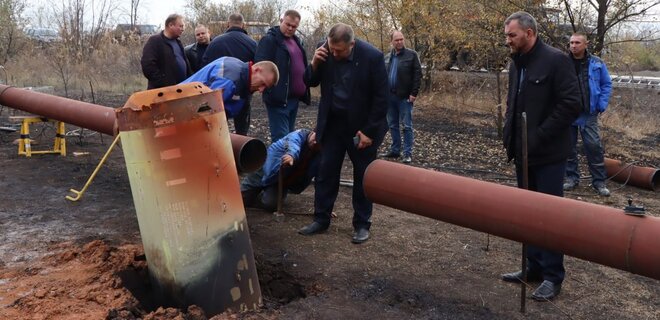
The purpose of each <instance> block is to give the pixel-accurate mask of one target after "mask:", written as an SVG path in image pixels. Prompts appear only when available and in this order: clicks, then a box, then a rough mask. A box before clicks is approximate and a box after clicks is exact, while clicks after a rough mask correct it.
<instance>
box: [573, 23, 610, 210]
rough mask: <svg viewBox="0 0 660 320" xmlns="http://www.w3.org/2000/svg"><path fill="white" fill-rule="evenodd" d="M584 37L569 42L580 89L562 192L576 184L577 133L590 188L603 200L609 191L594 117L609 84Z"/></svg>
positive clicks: (606, 96)
mask: <svg viewBox="0 0 660 320" xmlns="http://www.w3.org/2000/svg"><path fill="white" fill-rule="evenodd" d="M588 44H589V41H587V36H586V35H585V34H583V33H574V34H573V35H572V36H571V40H570V50H571V52H570V56H571V58H572V60H573V63H574V65H575V72H576V73H577V76H578V87H579V89H580V102H581V103H582V112H581V113H580V116H579V117H578V118H577V120H575V122H574V123H573V126H571V148H572V150H571V154H570V156H569V157H568V162H567V164H566V182H565V183H564V190H566V191H569V190H573V189H575V187H577V186H578V184H579V182H580V172H579V170H578V158H577V135H578V130H579V131H580V135H581V136H582V144H584V153H585V155H586V157H587V163H588V164H589V172H590V173H591V186H592V187H593V188H594V189H595V190H596V192H598V194H599V195H601V196H604V197H609V196H610V190H608V189H607V186H606V185H605V180H606V179H607V172H606V171H605V156H604V155H603V145H602V144H601V142H600V134H599V130H598V115H599V114H600V113H601V112H603V111H605V110H606V109H607V103H608V102H609V99H610V94H611V93H612V80H611V79H610V74H609V73H608V72H607V67H606V66H605V63H604V62H603V60H601V59H600V58H598V57H596V56H593V55H591V54H589V52H588V51H587V45H588Z"/></svg>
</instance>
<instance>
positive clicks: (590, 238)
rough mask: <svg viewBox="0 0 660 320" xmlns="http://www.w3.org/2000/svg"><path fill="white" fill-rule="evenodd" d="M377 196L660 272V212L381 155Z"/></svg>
mask: <svg viewBox="0 0 660 320" xmlns="http://www.w3.org/2000/svg"><path fill="white" fill-rule="evenodd" d="M364 190H365V193H366V195H367V197H368V198H369V199H370V200H372V201H373V202H375V203H379V204H383V205H386V206H389V207H393V208H396V209H400V210H404V211H408V212H411V213H415V214H419V215H422V216H426V217H429V218H433V219H437V220H441V221H445V222H448V223H451V224H455V225H459V226H463V227H467V228H470V229H474V230H477V231H482V232H487V233H490V234H493V235H496V236H500V237H503V238H506V239H510V240H514V241H519V242H524V243H529V244H534V245H537V246H541V247H544V248H548V249H551V250H556V251H560V252H563V253H565V254H568V255H571V256H574V257H578V258H581V259H584V260H588V261H593V262H596V263H599V264H603V265H606V266H610V267H613V268H617V269H621V270H625V271H628V272H632V273H635V274H640V275H643V276H647V277H650V278H654V279H658V280H660V250H658V244H659V243H660V218H655V217H650V216H646V217H633V216H628V215H625V214H624V213H623V210H620V209H615V208H611V207H606V206H601V205H596V204H591V203H586V202H581V201H577V200H571V199H566V198H561V197H555V196H550V195H546V194H542V193H537V192H532V191H527V190H522V189H519V188H513V187H508V186H503V185H498V184H494V183H489V182H483V181H478V180H474V179H469V178H465V177H460V176H455V175H450V174H447V173H441V172H436V171H431V170H425V169H420V168H415V167H412V166H407V165H402V164H398V163H393V162H389V161H384V160H376V161H374V162H373V163H371V165H369V167H368V168H367V171H366V173H365V177H364Z"/></svg>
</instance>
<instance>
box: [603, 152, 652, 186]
mask: <svg viewBox="0 0 660 320" xmlns="http://www.w3.org/2000/svg"><path fill="white" fill-rule="evenodd" d="M605 171H607V176H608V177H609V178H610V179H612V180H614V181H616V182H619V183H627V184H629V185H631V186H635V187H640V188H644V189H649V190H656V188H657V186H658V183H659V182H660V174H658V171H660V170H658V169H655V168H648V167H638V166H634V165H631V164H624V163H623V162H622V161H621V160H615V159H609V158H605Z"/></svg>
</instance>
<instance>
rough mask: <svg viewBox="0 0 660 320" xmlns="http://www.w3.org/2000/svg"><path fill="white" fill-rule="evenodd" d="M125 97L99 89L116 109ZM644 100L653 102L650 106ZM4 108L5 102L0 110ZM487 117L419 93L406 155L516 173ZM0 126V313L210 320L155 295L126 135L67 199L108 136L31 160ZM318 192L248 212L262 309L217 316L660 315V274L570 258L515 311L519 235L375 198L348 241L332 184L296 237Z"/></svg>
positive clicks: (451, 168) (641, 193) (583, 194)
mask: <svg viewBox="0 0 660 320" xmlns="http://www.w3.org/2000/svg"><path fill="white" fill-rule="evenodd" d="M126 98H127V97H122V96H106V97H103V98H102V100H99V101H101V102H100V104H104V105H108V106H113V107H114V106H120V105H122V104H123V101H124V100H125V99H126ZM260 100H261V99H260V98H259V97H255V99H254V100H253V101H255V103H254V104H255V105H254V106H253V122H252V124H253V128H252V131H251V135H253V136H256V137H261V138H265V137H266V136H267V131H268V130H267V120H266V118H265V112H264V110H263V106H261V105H260V103H259V101H260ZM647 111H648V112H657V105H656V106H655V109H654V108H653V106H650V107H649V109H648V110H647ZM12 113H14V111H11V110H7V109H4V111H3V112H2V113H1V114H0V123H5V122H7V117H8V116H9V115H11V114H12ZM16 114H19V113H18V112H16ZM298 119H299V122H298V127H313V124H314V123H315V120H316V108H315V107H313V106H312V107H307V106H301V109H300V111H299V113H298ZM492 123H493V120H492V115H490V114H486V113H479V112H468V111H456V110H455V109H454V108H450V107H448V106H443V105H440V104H438V103H436V102H434V101H428V100H423V99H422V100H421V101H420V102H419V103H418V104H417V105H416V109H415V134H416V145H415V152H414V155H413V164H412V165H415V166H421V167H426V168H431V169H435V170H442V171H447V172H450V173H455V174H460V175H464V176H469V177H473V178H476V179H480V180H485V181H491V182H496V183H502V184H511V185H512V184H513V182H514V180H513V178H514V177H513V175H512V173H513V168H512V167H511V165H510V164H508V163H506V162H505V155H504V152H503V150H502V148H501V143H500V141H499V139H498V137H497V132H496V130H495V129H494V128H493V126H492ZM35 128H38V126H35ZM37 132H38V131H37ZM0 134H1V135H3V137H2V138H3V139H2V140H0V141H2V142H1V144H0V190H1V191H2V192H0V319H104V318H107V319H137V318H142V319H205V318H206V317H205V316H204V315H203V312H202V311H201V310H199V309H198V308H195V307H194V306H193V307H191V308H189V309H187V310H179V309H174V308H168V307H167V306H159V305H156V304H154V303H153V301H151V300H150V297H149V290H150V287H149V282H148V276H147V269H146V268H147V262H146V261H145V259H144V253H143V251H142V245H141V240H140V233H139V229H138V224H137V219H136V216H135V209H134V207H133V200H132V195H131V192H130V185H129V182H128V175H127V173H126V169H125V164H124V160H123V155H122V151H121V148H119V149H118V150H115V151H114V152H113V153H112V154H111V156H110V158H109V161H108V162H107V163H106V165H105V166H104V167H103V168H102V170H101V171H100V173H99V175H98V176H97V177H96V179H95V180H94V182H93V184H92V185H91V187H90V188H89V190H88V191H87V192H86V193H85V194H84V196H83V198H82V200H81V201H79V202H75V203H74V202H69V201H67V200H65V199H64V196H65V195H67V194H68V193H67V190H68V189H70V188H74V189H80V188H82V186H83V185H84V183H85V181H86V179H87V178H88V176H89V175H90V174H91V172H92V171H93V169H94V167H95V166H96V164H97V162H98V161H99V159H100V157H101V156H102V155H103V153H104V152H105V150H106V148H107V147H108V145H109V143H110V142H111V138H110V137H107V136H106V137H104V138H103V141H101V138H100V136H99V135H92V136H89V137H86V138H85V139H83V140H84V141H83V143H81V144H78V143H76V141H75V139H69V141H68V149H69V154H68V155H67V156H66V157H60V156H51V155H40V156H33V157H32V158H25V157H22V156H18V155H17V154H16V148H17V147H16V145H14V144H12V143H11V140H13V139H15V138H17V137H18V134H16V133H13V134H11V133H0ZM34 135H35V138H36V140H37V141H38V142H40V144H39V145H38V146H35V148H46V147H47V146H48V145H49V144H50V143H51V141H52V136H53V132H52V130H50V129H46V130H45V133H44V134H43V135H42V136H41V137H38V138H37V137H36V135H37V134H36V133H35V134H34ZM657 142H658V140H657V137H647V138H644V139H639V140H632V139H624V140H622V141H621V143H628V144H629V147H630V150H637V149H646V150H648V149H652V148H657V147H658V144H657ZM388 143H389V142H388V141H386V142H385V143H384V146H385V145H387V144H388ZM384 146H383V150H384V149H385V148H384ZM73 152H89V154H88V155H82V156H73ZM607 156H608V157H611V158H621V159H623V160H625V161H628V162H630V161H635V160H639V159H631V158H626V156H623V155H617V154H607ZM642 164H643V165H658V164H660V159H658V158H645V159H643V163H642ZM350 172H351V171H350V161H348V160H347V161H346V162H345V170H344V177H345V178H347V179H351V174H350ZM587 185H588V181H585V182H584V183H583V184H582V185H581V187H580V188H579V189H578V190H577V191H576V192H574V193H569V194H568V195H567V196H568V197H571V198H578V199H581V200H584V201H589V202H594V203H599V204H603V205H608V206H613V207H623V206H624V205H625V200H626V198H627V197H628V196H633V197H634V199H635V200H636V201H638V202H641V203H643V204H644V205H645V206H646V208H647V211H648V212H649V213H650V214H652V215H655V216H658V214H659V212H660V211H659V210H660V199H659V197H658V195H657V193H656V192H652V191H646V190H642V189H638V188H634V187H630V186H621V185H619V184H616V183H614V182H610V184H609V186H610V188H611V189H612V190H613V195H612V196H611V197H609V198H602V197H598V196H596V195H595V193H593V191H592V190H591V189H590V187H588V186H587ZM313 192H314V188H313V187H310V188H308V190H306V191H305V192H304V193H303V194H301V195H299V196H289V197H288V199H287V202H286V204H285V206H284V210H283V211H284V213H285V215H284V216H283V217H276V216H274V215H272V214H270V213H267V212H265V211H261V210H258V209H248V210H247V217H248V221H249V224H250V226H249V227H250V235H251V240H252V245H253V249H254V252H255V258H256V261H257V267H258V270H259V276H260V282H261V286H262V293H263V295H264V307H263V308H262V309H261V310H260V311H258V312H250V313H246V314H222V315H218V316H216V317H215V319H233V318H248V319H264V318H265V319H280V318H281V319H338V318H343V319H526V318H532V319H558V318H571V319H635V320H637V319H660V282H658V281H657V280H653V279H649V278H645V277H642V276H637V275H633V274H630V273H627V272H624V271H619V270H616V269H612V268H609V267H605V266H601V265H598V264H595V263H591V262H587V261H583V260H579V259H576V258H572V257H567V258H566V262H565V264H566V268H567V277H566V281H565V282H564V285H563V288H562V293H561V295H560V296H559V297H557V299H555V300H554V301H553V302H550V303H537V302H533V301H532V300H529V299H528V300H527V301H528V302H527V313H526V314H524V315H523V314H521V313H520V312H519V308H520V306H519V301H520V297H519V294H520V288H519V286H517V285H512V284H508V283H504V282H502V281H500V280H499V276H500V274H501V273H504V272H509V271H514V270H517V269H518V266H519V262H520V256H519V253H520V244H519V243H515V242H512V241H508V240H504V239H501V238H497V237H494V236H488V235H486V234H483V233H480V232H476V231H473V230H469V229H465V228H462V227H458V226H454V225H451V224H446V223H443V222H440V221H436V220H431V219H428V218H424V217H420V216H416V215H413V214H409V213H406V212H402V211H399V210H395V209H391V208H388V207H385V206H381V205H375V208H374V215H373V226H372V238H371V239H370V240H369V241H368V242H366V243H364V244H362V245H354V244H351V243H350V239H351V233H352V231H353V230H352V226H351V218H352V208H351V201H350V200H351V199H350V194H351V192H350V189H349V188H343V187H342V188H341V189H340V194H339V197H338V199H337V202H336V205H335V212H336V214H337V218H336V219H335V220H334V221H333V223H332V225H331V228H330V229H329V231H328V232H327V233H324V234H321V235H317V236H313V237H304V236H300V235H298V234H297V233H296V231H297V230H298V228H300V227H302V226H303V225H305V224H307V223H309V222H311V219H312V207H313ZM531 290H533V287H532V288H530V289H529V290H528V294H529V293H530V292H531Z"/></svg>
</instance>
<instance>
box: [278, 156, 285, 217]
mask: <svg viewBox="0 0 660 320" xmlns="http://www.w3.org/2000/svg"><path fill="white" fill-rule="evenodd" d="M283 165H284V163H282V165H281V166H280V172H279V174H278V175H277V176H278V177H277V214H278V215H282V214H284V212H282V202H284V200H283V199H282V198H283V194H282V193H283V191H284V190H283V189H284V168H283V167H282V166H283Z"/></svg>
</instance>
